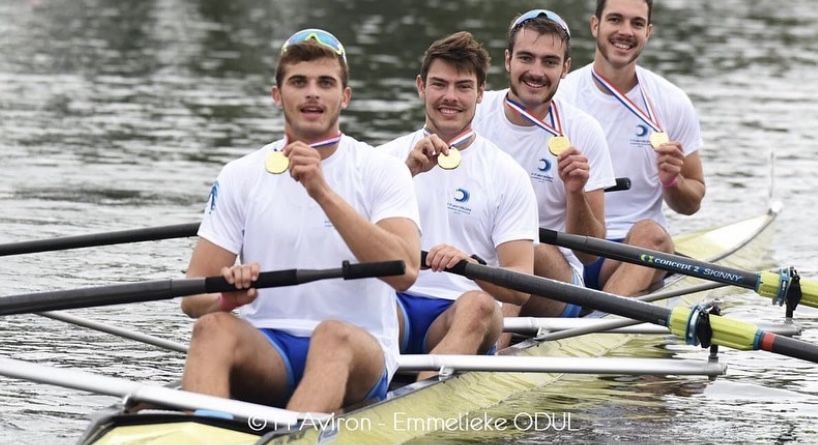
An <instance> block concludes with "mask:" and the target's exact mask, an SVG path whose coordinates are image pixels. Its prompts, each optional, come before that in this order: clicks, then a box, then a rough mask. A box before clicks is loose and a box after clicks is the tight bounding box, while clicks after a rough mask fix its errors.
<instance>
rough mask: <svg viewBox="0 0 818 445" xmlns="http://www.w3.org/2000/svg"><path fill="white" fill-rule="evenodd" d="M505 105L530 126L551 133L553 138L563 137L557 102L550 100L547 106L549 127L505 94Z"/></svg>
mask: <svg viewBox="0 0 818 445" xmlns="http://www.w3.org/2000/svg"><path fill="white" fill-rule="evenodd" d="M505 103H506V105H508V106H509V107H510V108H511V109H512V110H514V111H516V112H518V113H520V116H522V117H523V118H525V119H526V120H528V121H529V122H531V123H532V124H534V125H536V126H538V127H540V128H542V129H543V130H545V131H547V132H549V133H551V134H552V135H554V136H557V137H559V136H563V132H562V116H561V115H560V110H559V107H558V106H557V102H556V101H555V100H552V101H551V103H550V104H549V105H548V116H549V117H550V118H551V125H548V123H547V122H545V119H540V118H538V117H537V116H534V115H533V114H531V113H530V112H528V110H526V109H525V106H524V105H523V104H521V103H519V102H516V101H514V100H511V99H510V98H509V97H508V94H506V98H505Z"/></svg>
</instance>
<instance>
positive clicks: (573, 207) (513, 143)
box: [474, 9, 615, 317]
mask: <svg viewBox="0 0 818 445" xmlns="http://www.w3.org/2000/svg"><path fill="white" fill-rule="evenodd" d="M570 39H571V37H570V31H569V29H568V26H567V25H566V24H565V21H563V20H562V18H560V16H558V15H557V14H555V13H554V12H552V11H548V10H544V9H534V10H531V11H528V12H526V13H524V14H522V15H520V16H519V17H517V18H515V19H514V20H513V22H512V23H511V26H510V27H509V31H508V46H507V48H506V50H505V61H504V62H505V63H504V65H505V69H506V72H507V73H508V80H509V88H508V89H505V90H499V91H487V92H486V94H485V97H484V100H483V102H482V103H481V104H480V106H479V107H478V108H477V116H476V117H475V120H474V127H475V129H476V130H477V131H479V132H480V134H482V135H483V136H485V137H486V138H487V139H489V140H491V141H492V142H494V143H495V144H497V146H498V147H500V148H501V149H502V150H504V151H506V152H508V153H509V154H510V155H511V156H512V157H513V158H514V159H515V160H516V161H517V162H518V163H519V164H520V165H521V166H522V167H523V168H524V169H525V171H526V176H528V177H529V178H530V181H531V184H532V185H533V187H534V191H535V192H536V194H537V204H538V211H539V224H540V227H543V228H546V229H551V230H560V231H566V232H569V233H575V234H580V235H588V236H596V237H604V236H605V220H604V198H603V193H604V192H603V190H604V189H605V188H606V187H608V186H611V185H613V184H614V183H615V180H614V177H613V171H612V168H611V161H610V157H609V154H608V147H607V145H606V143H605V135H604V134H603V132H602V128H600V126H599V124H598V123H597V122H596V121H595V120H594V119H593V118H592V117H591V116H589V115H588V114H586V113H584V112H582V111H580V110H579V109H577V108H576V107H573V106H572V105H570V104H567V103H565V102H564V101H561V100H557V99H554V94H555V92H556V91H557V87H558V86H559V85H560V80H561V79H562V77H563V76H565V74H566V73H567V72H568V70H569V69H570V67H571V57H570ZM594 259H595V258H594V257H592V256H589V255H586V254H582V253H577V254H575V253H574V252H572V251H570V250H568V249H558V248H556V247H554V246H550V245H544V244H540V245H537V246H536V249H535V262H534V272H535V273H536V274H537V275H540V276H544V277H548V278H553V279H557V280H560V281H564V282H569V283H574V284H582V262H588V263H590V262H592V261H593V260H594ZM579 312H580V308H579V307H577V306H574V305H570V304H565V303H561V302H558V301H554V300H549V299H546V298H531V299H529V300H528V302H527V304H526V305H525V307H523V309H522V313H523V314H524V315H533V316H564V317H575V316H577V315H578V314H579ZM507 315H510V313H507Z"/></svg>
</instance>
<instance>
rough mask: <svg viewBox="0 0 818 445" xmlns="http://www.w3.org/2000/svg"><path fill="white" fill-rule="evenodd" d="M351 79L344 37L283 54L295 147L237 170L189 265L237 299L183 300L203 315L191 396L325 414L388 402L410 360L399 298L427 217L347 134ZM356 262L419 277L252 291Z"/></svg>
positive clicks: (310, 41) (228, 176)
mask: <svg viewBox="0 0 818 445" xmlns="http://www.w3.org/2000/svg"><path fill="white" fill-rule="evenodd" d="M347 78H348V68H347V63H346V54H345V52H344V48H343V46H342V45H341V43H340V42H339V41H338V40H337V39H336V38H335V37H334V36H333V35H332V34H330V33H328V32H326V31H323V30H319V29H307V30H303V31H299V32H297V33H295V34H294V35H293V36H291V37H290V38H289V39H288V40H287V41H286V42H285V43H284V45H283V47H282V49H281V57H280V61H279V65H278V67H277V70H276V85H275V86H274V87H273V90H272V96H273V101H274V102H275V104H276V105H277V106H278V107H279V108H282V109H283V111H284V133H285V135H284V138H283V139H282V140H278V141H276V142H273V143H271V144H269V145H267V146H265V147H263V148H261V149H260V150H257V151H255V152H253V153H250V154H248V155H247V156H244V157H243V158H241V159H238V160H235V161H233V162H230V163H229V164H227V166H225V167H224V169H223V170H222V172H221V173H220V174H219V177H218V179H217V181H216V185H214V189H215V190H218V193H211V199H210V202H209V203H208V206H207V208H206V211H205V216H204V219H203V221H202V224H201V226H200V228H199V241H198V243H197V244H196V247H195V249H194V251H193V255H192V257H191V259H190V266H189V268H188V272H187V275H188V276H191V277H196V276H209V275H215V274H219V273H221V274H222V275H223V276H224V277H225V279H227V281H228V282H230V283H235V285H236V288H237V290H236V291H235V292H225V293H222V294H204V295H197V296H192V297H187V298H185V299H184V300H183V301H182V308H183V310H184V311H185V313H187V314H188V315H190V316H191V317H194V318H198V320H197V321H196V324H195V326H194V328H193V338H192V340H191V345H190V351H189V353H188V356H187V362H186V364H185V373H184V376H183V378H182V387H183V388H184V389H186V390H189V391H196V392H201V393H205V394H210V395H216V396H222V397H231V396H232V397H235V398H239V399H242V400H247V401H253V402H257V403H263V404H269V405H278V406H284V405H286V407H287V408H289V409H293V410H298V411H320V412H330V411H333V410H336V409H338V408H340V407H341V406H346V405H348V404H351V403H356V402H359V401H362V400H364V399H370V398H375V399H379V398H382V397H383V396H384V395H385V394H386V390H387V385H388V382H389V379H390V378H391V376H392V374H393V373H394V372H395V370H396V363H397V354H398V344H397V343H398V338H397V333H398V326H397V321H396V320H395V311H396V307H395V298H394V295H395V290H396V289H397V290H403V289H406V288H408V287H409V286H410V285H411V284H412V283H413V282H414V280H415V278H416V276H417V271H418V268H419V262H420V243H419V238H418V237H419V235H418V210H417V203H416V200H415V196H414V190H413V188H412V180H411V176H410V175H409V172H408V171H407V169H406V167H405V166H404V165H403V164H402V163H401V162H399V161H397V160H395V159H393V158H391V157H389V156H386V155H384V154H382V153H379V152H377V151H375V150H374V149H373V148H372V147H370V146H368V145H366V144H363V143H361V142H358V141H356V140H354V139H352V138H350V137H348V136H345V135H343V134H341V132H340V129H339V122H338V120H339V115H340V113H341V110H342V109H343V108H346V106H347V104H348V103H349V100H350V96H351V91H350V88H349V86H348V85H347ZM237 257H238V258H239V260H240V262H241V264H240V265H235V262H236V258H237ZM353 258H356V259H357V260H358V261H386V260H403V261H404V262H405V263H406V274H405V275H402V276H397V277H389V278H384V279H383V280H382V281H381V280H376V279H366V280H352V281H341V280H325V281H316V282H312V283H308V284H303V285H299V286H287V287H279V288H271V289H262V290H258V291H257V290H256V289H253V288H251V287H250V285H251V282H252V281H253V280H255V279H257V277H258V274H259V269H260V268H263V269H264V270H276V269H292V268H313V269H314V268H328V267H338V265H340V264H341V262H342V261H343V260H349V259H353ZM234 309H238V312H239V315H240V317H235V316H234V315H233V314H232V313H231V312H232V311H233V310H234Z"/></svg>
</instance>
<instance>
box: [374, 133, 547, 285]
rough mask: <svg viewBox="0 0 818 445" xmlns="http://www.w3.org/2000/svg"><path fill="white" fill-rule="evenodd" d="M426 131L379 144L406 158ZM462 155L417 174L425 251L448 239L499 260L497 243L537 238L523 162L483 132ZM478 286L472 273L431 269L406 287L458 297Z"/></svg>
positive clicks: (493, 261)
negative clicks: (452, 164) (450, 164)
mask: <svg viewBox="0 0 818 445" xmlns="http://www.w3.org/2000/svg"><path fill="white" fill-rule="evenodd" d="M423 137H424V134H423V131H422V130H419V131H416V132H414V133H411V134H408V135H406V136H402V137H399V138H397V139H395V140H393V141H391V142H388V143H386V144H384V145H382V146H380V147H378V149H381V150H383V151H384V152H386V153H389V154H391V155H393V156H395V157H396V158H397V159H400V160H402V161H404V162H405V160H406V157H407V156H408V155H409V152H410V151H411V150H412V148H414V146H415V144H416V143H417V141H419V140H420V139H422V138H423ZM461 155H462V160H461V162H460V166H459V167H457V168H456V169H454V170H444V169H442V168H440V167H439V166H435V167H434V168H432V169H431V170H429V171H428V172H425V173H420V174H418V175H415V177H414V183H415V191H416V193H417V196H418V203H419V205H420V217H421V221H423V235H422V236H421V238H420V242H421V245H422V247H423V250H426V251H428V250H429V249H430V248H432V247H434V246H437V245H439V244H449V245H452V246H454V247H456V248H458V249H460V250H461V251H463V252H464V253H466V254H469V255H473V254H476V255H478V256H480V257H481V258H483V259H484V260H485V261H486V263H488V264H489V265H493V266H497V265H498V259H497V251H496V248H497V246H499V245H500V244H503V243H505V242H508V241H515V240H531V241H532V242H534V241H535V240H536V239H537V236H538V233H537V207H536V198H535V196H534V191H533V190H532V189H531V185H530V184H529V182H528V180H527V179H526V175H525V172H524V171H523V170H522V169H521V168H520V166H519V165H517V164H516V163H515V162H514V160H513V159H511V157H509V156H508V155H507V154H506V153H503V152H502V151H501V150H499V149H498V148H497V147H496V146H495V145H494V144H492V143H491V142H489V141H488V140H487V139H485V138H483V137H481V136H480V135H477V137H476V138H475V140H474V141H473V142H472V144H471V145H469V146H468V147H467V148H466V149H464V150H462V151H461ZM478 289H480V287H479V286H478V285H477V284H476V283H475V282H474V281H472V280H469V279H468V278H465V277H462V276H460V275H455V274H450V273H442V272H433V271H431V270H428V269H427V270H422V271H421V272H420V275H419V276H418V280H417V281H416V282H415V284H414V286H412V287H411V288H410V289H409V290H408V291H407V292H408V293H410V294H412V295H421V296H429V297H436V298H445V299H449V300H454V299H457V297H459V296H460V295H462V294H463V293H464V292H467V291H470V290H478Z"/></svg>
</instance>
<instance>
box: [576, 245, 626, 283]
mask: <svg viewBox="0 0 818 445" xmlns="http://www.w3.org/2000/svg"><path fill="white" fill-rule="evenodd" d="M608 241H613V242H616V243H621V242H623V241H625V238H618V239H611V240H608ZM604 261H605V257H602V256H601V257H599V258H597V259H596V261H594V262H593V263H591V264H588V265H586V266H585V271H584V272H583V273H582V277H583V278H584V279H585V287H587V288H590V289H596V290H602V285H601V284H600V283H599V273H600V272H601V271H602V263H603V262H604Z"/></svg>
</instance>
